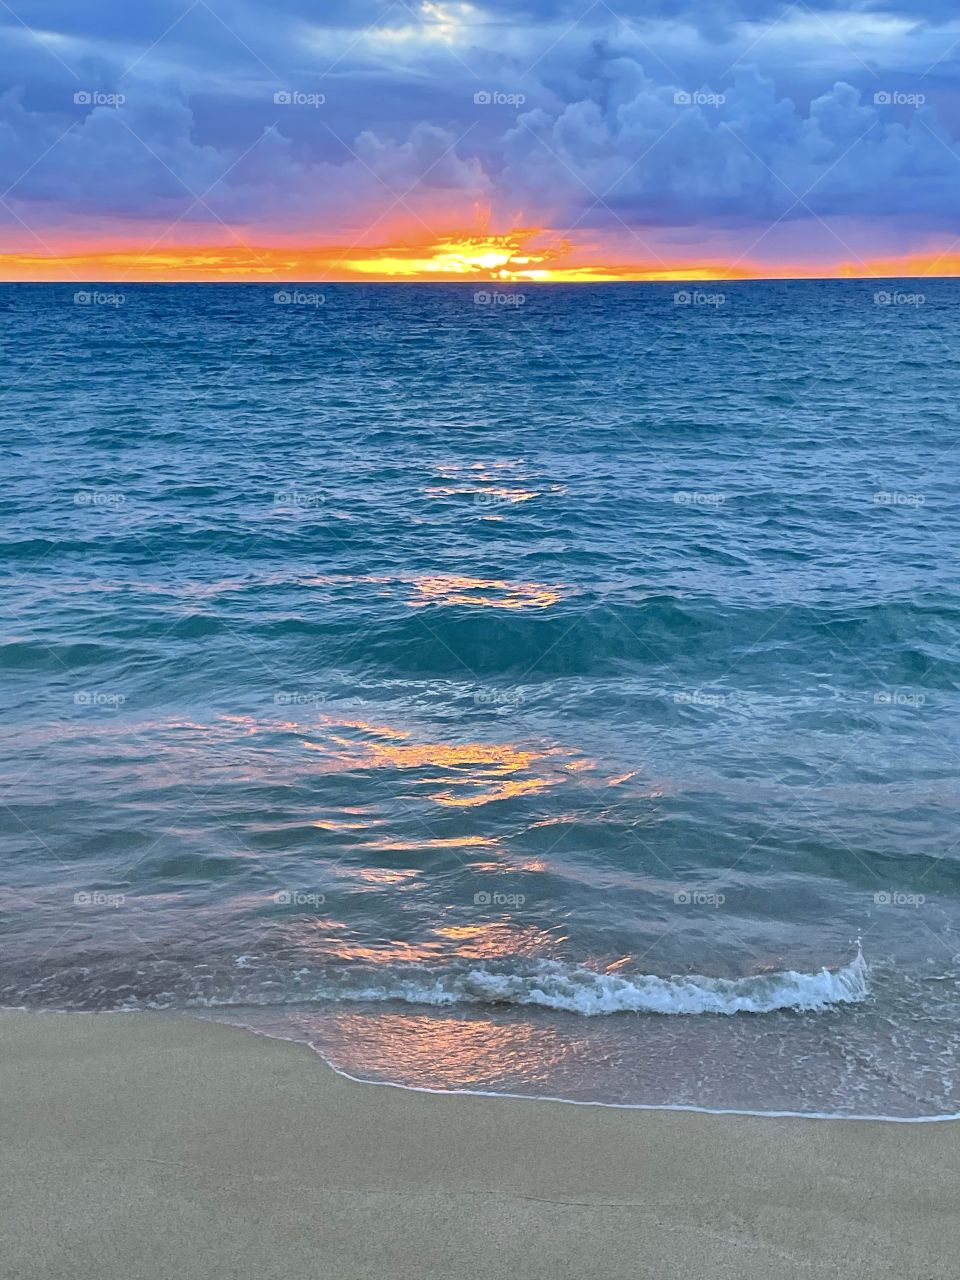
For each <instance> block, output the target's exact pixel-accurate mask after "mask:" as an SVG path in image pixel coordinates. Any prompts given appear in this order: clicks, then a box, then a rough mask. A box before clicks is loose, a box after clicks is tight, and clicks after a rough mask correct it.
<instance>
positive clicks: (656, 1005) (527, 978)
mask: <svg viewBox="0 0 960 1280" xmlns="http://www.w3.org/2000/svg"><path fill="white" fill-rule="evenodd" d="M869 991H870V988H869V970H868V967H867V964H866V961H865V960H864V958H863V954H862V953H861V952H860V951H859V950H858V952H857V955H856V957H855V959H854V960H852V961H851V963H850V964H848V965H845V966H844V967H843V968H840V969H821V970H820V971H819V972H815V973H797V972H795V971H793V970H786V971H784V972H782V973H769V974H761V975H759V976H756V977H750V978H708V977H703V976H702V975H700V974H690V975H686V976H682V977H670V978H660V977H657V976H655V975H653V974H636V975H633V976H627V977H625V976H622V975H620V974H608V973H596V972H594V971H593V970H592V969H585V968H583V967H582V966H581V965H564V964H560V963H558V962H557V961H552V960H545V961H541V962H540V963H539V964H537V965H535V966H533V967H532V968H531V969H530V970H529V971H528V972H526V973H508V972H496V971H494V970H491V969H489V968H487V967H485V966H483V965H478V966H472V967H470V968H465V969H463V970H461V971H450V972H449V973H446V974H438V975H430V974H427V973H419V974H417V975H416V976H410V977H402V976H400V975H397V974H394V975H392V976H391V977H386V976H385V977H384V979H383V980H381V981H378V982H376V983H371V984H370V985H359V984H358V985H357V986H347V985H343V986H338V987H336V988H333V989H329V988H325V989H324V990H323V991H322V992H318V994H319V995H321V996H322V997H325V998H327V999H333V1000H350V1001H373V1002H379V1001H385V1000H402V1001H404V1002H406V1003H408V1004H427V1005H453V1004H511V1005H539V1006H541V1007H542V1008H545V1009H557V1010H562V1011H564V1012H567V1013H577V1014H581V1015H583V1016H585V1017H595V1016H597V1015H601V1014H611V1013H665V1014H698V1013H719V1014H733V1013H773V1012H775V1011H776V1010H778V1009H796V1010H803V1011H816V1010H821V1009H828V1008H830V1007H832V1006H834V1005H840V1004H858V1003H859V1002H860V1001H862V1000H865V999H866V998H867V996H868V995H869Z"/></svg>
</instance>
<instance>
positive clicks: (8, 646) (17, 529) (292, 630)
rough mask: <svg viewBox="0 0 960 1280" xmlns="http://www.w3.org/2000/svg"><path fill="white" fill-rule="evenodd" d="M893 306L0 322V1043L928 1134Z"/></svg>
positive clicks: (940, 1027) (941, 507)
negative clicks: (250, 1038) (57, 1034)
mask: <svg viewBox="0 0 960 1280" xmlns="http://www.w3.org/2000/svg"><path fill="white" fill-rule="evenodd" d="M918 283H921V284H922V288H923V294H922V295H921V296H922V298H923V301H922V302H920V303H918V302H916V301H914V302H913V303H910V302H904V301H898V300H897V299H898V298H901V297H907V296H913V297H914V298H916V295H917V293H918V288H917V286H918ZM882 287H883V289H884V290H885V291H888V296H889V298H890V299H891V300H890V301H888V302H886V303H885V302H883V301H882V300H881V302H879V303H878V302H877V301H876V300H875V294H876V292H877V282H864V281H848V282H789V283H779V284H776V283H775V284H757V283H749V284H724V285H723V286H722V289H723V293H722V301H721V302H717V301H716V298H714V301H713V302H704V301H702V297H703V296H705V294H700V295H697V294H696V291H694V294H693V300H692V301H689V302H686V303H684V302H683V301H682V300H681V301H680V302H679V303H678V302H677V301H675V294H676V293H677V292H678V290H677V288H676V287H675V286H673V285H615V286H602V287H595V286H589V287H588V286H578V287H575V288H564V287H558V286H550V287H541V288H535V287H529V286H528V287H525V290H524V293H523V294H522V295H520V296H522V298H523V301H522V302H518V301H517V295H516V293H514V294H512V295H510V296H512V297H513V301H512V302H504V301H487V302H482V301H481V302H477V301H476V300H475V290H474V288H473V287H470V286H466V285H462V286H461V285H449V286H412V285H411V286H400V285H395V286H376V285H370V286H355V285H330V286H322V287H321V286H301V287H300V289H299V291H297V292H295V293H292V294H291V295H290V296H293V297H294V298H295V300H294V301H288V302H283V301H281V302H276V301H275V292H276V291H275V289H274V287H272V286H252V285H251V286H236V287H234V286H198V287H188V286H182V287H181V286H136V285H124V286H119V285H118V286H97V289H96V290H92V289H91V290H90V292H92V293H93V294H94V297H93V298H92V299H91V300H90V301H88V302H82V301H81V302H75V301H74V294H75V293H76V292H77V290H76V289H75V288H74V287H72V286H66V285H63V286H61V285H43V286H41V285H19V286H3V287H2V288H0V310H2V312H3V315H4V320H5V323H4V326H3V337H2V366H3V371H2V376H3V385H4V386H5V392H4V395H3V397H2V400H0V430H2V439H3V442H4V457H5V483H4V485H3V499H2V500H3V514H4V521H3V530H4V531H3V539H2V573H3V597H2V598H3V602H4V610H3V621H4V636H3V646H2V650H0V653H2V659H3V668H4V680H3V686H2V695H0V696H2V699H3V721H2V722H3V728H2V740H0V766H2V780H3V781H2V785H3V800H4V803H3V807H2V809H0V822H2V836H3V868H4V870H3V877H2V879H3V890H2V899H0V904H2V910H0V926H2V930H3V940H4V941H3V950H2V957H0V999H2V1001H3V1002H4V1003H5V1004H8V1005H26V1006H27V1007H31V1008H33V1007H35V1008H59V1007H67V1008H83V1009H94V1008H96V1009H146V1008H152V1007H172V1008H185V1009H192V1010H203V1011H204V1012H205V1014H206V1015H207V1016H218V1017H228V1018H231V1019H234V1020H239V1021H242V1022H245V1023H248V1024H249V1025H252V1026H254V1027H256V1028H257V1029H260V1030H265V1031H268V1032H270V1033H271V1034H279V1035H287V1036H291V1037H293V1038H303V1039H306V1040H308V1041H310V1042H311V1043H313V1044H315V1045H316V1046H317V1047H318V1049H319V1050H320V1051H321V1052H322V1053H323V1054H324V1055H325V1056H326V1057H328V1058H329V1059H330V1060H331V1061H332V1062H334V1064H335V1065H337V1066H339V1067H340V1068H342V1069H343V1070H345V1071H348V1072H349V1073H350V1074H354V1075H359V1076H364V1077H367V1078H377V1079H388V1080H394V1081H397V1082H400V1083H407V1084H414V1085H417V1086H420V1087H432V1088H476V1089H487V1090H495V1091H503V1092H514V1093H517V1092H519V1093H533V1094H547V1095H551V1096H562V1097H568V1098H571V1099H577V1100H588V1099H592V1100H600V1101H611V1102H626V1103H637V1104H651V1105H694V1106H711V1107H735V1108H744V1109H759V1110H763V1109H778V1110H799V1111H817V1112H829V1113H835V1114H882V1115H890V1116H898V1117H904V1116H921V1115H923V1116H932V1115H943V1114H951V1113H955V1112H957V1111H960V1107H958V1106H957V1105H956V1101H955V1098H954V1075H955V1059H954V1053H955V1048H956V1044H957V1035H958V1033H957V1015H958V1012H960V989H958V983H957V955H958V952H960V945H958V943H957V940H956V932H955V931H956V927H957V923H958V919H960V910H958V907H960V901H958V881H957V873H958V850H957V846H958V839H960V838H958V836H957V827H956V814H957V809H958V802H960V773H958V754H957V725H958V722H960V721H958V710H960V699H958V688H960V654H958V650H957V641H958V621H960V594H958V587H960V559H958V552H960V500H958V491H957V484H956V479H957V457H956V452H955V446H956V439H955V437H956V429H957V428H956V421H957V419H956V409H955V406H956V401H957V392H958V389H960V361H958V353H960V347H958V338H960V319H958V316H960V312H958V303H960V286H958V285H957V284H956V283H954V282H951V281H941V280H924V281H922V282H917V281H913V282H900V283H899V284H896V283H891V282H882ZM513 288H514V286H511V289H513ZM684 288H686V287H684ZM701 289H702V290H704V291H705V290H708V289H709V290H712V291H713V294H716V293H717V291H718V289H719V287H718V286H702V287H701ZM504 296H507V295H504ZM698 297H700V298H701V300H700V301H698V300H697V298H698ZM104 298H112V301H103V299H104ZM861 948H862V954H861ZM825 971H826V972H825Z"/></svg>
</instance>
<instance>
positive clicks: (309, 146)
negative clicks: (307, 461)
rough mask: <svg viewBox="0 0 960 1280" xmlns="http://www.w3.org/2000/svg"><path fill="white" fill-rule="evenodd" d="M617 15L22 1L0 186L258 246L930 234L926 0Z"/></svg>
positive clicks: (945, 212)
mask: <svg viewBox="0 0 960 1280" xmlns="http://www.w3.org/2000/svg"><path fill="white" fill-rule="evenodd" d="M615 8H616V6H613V7H612V8H611V7H609V6H607V5H605V4H602V3H598V4H597V5H594V6H593V7H592V8H591V7H585V6H584V3H583V0H577V2H576V3H573V0H522V2H521V3H519V4H517V3H514V2H513V0H510V2H509V3H508V0H484V2H483V3H476V4H467V3H462V2H460V0H430V2H429V3H417V0H397V3H395V4H390V3H386V0H384V2H382V3H380V2H375V0H330V3H326V4H324V5H323V6H317V5H316V4H315V3H313V0H271V2H270V3H267V0H244V2H243V3H240V0H209V3H208V2H207V0H200V3H198V4H196V5H195V6H193V7H192V8H189V7H185V6H184V5H183V4H182V3H181V2H180V0H178V3H176V4H174V3H166V0H152V2H151V3H146V4H142V5H129V4H128V3H120V0H104V3H101V4H99V5H96V6H92V7H91V6H86V7H84V6H77V5H75V4H72V3H67V2H66V0H35V3H34V4H33V5H32V7H31V11H30V21H31V23H32V24H33V31H32V32H31V31H29V30H25V29H24V28H23V27H22V26H21V25H20V24H18V23H16V22H15V21H14V20H13V18H12V17H11V16H10V15H9V14H6V15H4V14H3V13H2V10H0V29H2V32H3V36H4V39H3V41H0V191H3V190H6V192H7V194H6V196H5V199H6V201H7V203H8V204H10V205H11V206H12V207H13V208H14V209H15V211H16V213H17V215H18V216H19V217H20V218H22V219H23V220H24V221H25V222H27V223H29V225H31V226H34V227H37V228H41V227H42V228H44V229H52V228H57V227H60V228H65V229H69V228H71V227H73V226H75V225H76V223H77V222H78V221H82V222H84V223H85V224H86V223H88V222H93V221H96V220H98V219H99V220H101V222H102V224H103V229H104V231H105V233H107V234H108V233H109V226H110V223H111V220H116V221H117V223H118V224H119V223H123V224H127V223H129V222H130V221H131V220H140V221H142V222H149V223H150V224H151V225H152V224H162V223H164V222H166V223H170V222H174V221H177V220H179V225H180V227H181V228H189V227H190V226H192V225H194V224H200V225H201V226H208V225H210V224H215V223H216V222H217V220H218V219H220V220H223V221H224V222H227V223H229V224H230V225H231V226H241V227H243V228H244V229H245V234H250V235H252V234H256V235H257V236H258V237H259V238H260V239H261V241H266V240H269V239H270V237H271V235H274V236H278V235H282V234H286V233H291V234H292V233H295V232H301V231H302V232H303V233H305V234H306V233H309V232H310V231H313V232H316V233H318V234H322V235H324V236H331V235H354V234H358V233H362V231H363V229H364V227H366V226H369V224H370V223H371V222H372V221H374V220H376V219H378V218H380V217H382V216H385V214H386V212H388V211H390V210H391V208H392V214H391V217H392V218H395V217H398V216H399V217H401V218H405V219H407V220H408V222H409V224H410V226H411V227H417V226H419V228H420V230H421V231H424V230H425V229H426V228H433V229H435V230H438V231H439V230H446V229H449V226H450V225H451V224H452V223H453V222H455V221H456V219H457V218H459V219H460V220H461V221H463V220H464V219H470V218H472V217H473V216H474V212H473V211H474V210H475V208H476V207H477V206H482V207H488V206H489V207H490V208H492V210H493V214H494V219H495V221H498V222H499V224H500V225H501V228H502V227H506V226H508V225H509V224H510V222H511V220H512V219H513V218H515V217H517V216H520V214H522V215H523V216H524V217H525V218H526V219H528V220H530V221H536V222H539V223H541V224H545V225H552V226H554V227H557V228H560V229H563V228H564V227H569V226H571V225H577V226H580V227H584V228H588V227H605V228H616V227H621V226H623V225H626V226H628V227H631V228H639V229H643V228H647V227H659V228H661V229H664V228H672V229H674V231H678V230H679V229H682V228H687V227H691V228H693V227H699V228H702V229H703V230H704V231H705V232H707V231H709V230H710V229H721V230H722V229H729V228H740V227H746V228H750V227H762V226H764V225H769V224H770V222H772V221H776V220H782V221H783V222H784V223H786V224H796V223H800V222H804V221H806V222H811V221H815V220H816V219H818V218H823V219H830V218H836V217H847V218H857V219H861V220H862V219H873V220H881V221H882V220H899V221H901V222H902V223H903V224H904V225H905V226H914V227H918V228H934V229H936V228H942V229H949V228H952V223H953V218H954V213H953V211H954V210H955V208H956V206H957V201H958V196H960V178H958V175H960V153H958V149H957V147H956V145H955V143H954V141H953V138H952V136H951V132H950V127H949V126H950V124H951V122H952V121H953V120H954V119H955V118H956V117H957V115H958V104H957V103H956V102H955V100H954V96H953V93H952V90H951V91H949V92H948V91H947V90H946V89H944V87H943V86H944V84H945V83H947V82H949V80H950V75H951V72H952V71H953V69H954V67H955V63H954V59H955V56H956V50H954V49H952V42H953V41H954V40H956V39H957V36H958V35H960V30H958V31H956V32H955V31H954V30H953V27H952V26H951V23H952V22H953V21H954V19H953V15H952V13H951V12H950V10H949V9H948V8H947V6H946V4H945V3H939V0H938V2H936V3H919V2H918V0H878V2H877V3H875V4H873V5H872V6H868V7H861V6H858V7H856V8H852V7H851V6H850V5H848V4H841V3H839V2H834V0H810V3H806V4H804V5H801V6H797V5H790V4H773V3H770V2H769V0H722V2H721V3H719V4H718V5H715V6H709V9H710V13H709V15H706V9H707V8H708V6H703V5H701V4H694V3H693V2H692V0H660V2H659V3H655V4H652V5H649V6H646V7H645V10H644V15H643V17H642V18H639V17H637V18H631V19H629V20H623V19H622V18H620V17H618V16H617V15H616V13H615V12H614V10H615ZM958 47H960V46H958ZM935 60H937V65H936V69H935V70H934V71H933V72H930V70H929V69H930V67H931V65H932V64H933V63H934V62H935ZM751 64H755V68H754V69H751ZM756 68H759V69H756ZM905 68H906V70H905ZM290 91H294V92H296V93H299V94H300V95H302V96H303V97H304V98H310V97H311V96H312V97H314V98H318V97H322V98H323V99H324V102H323V105H322V106H311V105H309V103H306V102H304V103H301V104H298V103H297V102H294V103H282V104H278V103H277V102H276V101H275V95H276V94H277V93H278V92H290ZM480 91H482V92H483V93H487V94H488V96H489V94H490V92H491V91H493V92H494V93H498V94H500V95H501V97H500V98H496V99H495V100H493V101H490V102H483V103H477V102H476V101H475V100H474V99H475V95H476V94H477V93H478V92H480ZM78 92H81V93H87V94H100V95H102V96H105V97H107V98H109V96H110V95H117V94H122V95H123V98H124V101H123V102H122V103H120V104H119V105H117V104H116V103H113V102H108V101H101V100H100V99H99V98H95V99H94V101H92V102H79V103H78V102H76V101H75V100H74V99H75V95H76V94H77V93H78ZM878 93H879V94H881V96H882V95H883V94H887V95H889V97H890V99H891V100H890V101H889V102H884V101H882V100H880V101H875V95H876V94H878ZM921 98H925V99H926V101H920V99H921ZM501 99H503V100H501ZM511 99H513V100H516V99H523V101H522V102H516V101H513V102H511ZM407 193H409V194H407ZM198 195H199V196H203V197H204V198H203V201H201V202H198V201H197V200H196V197H197V196H198ZM398 196H400V197H403V199H402V201H400V202H399V203H398V202H397V197H398Z"/></svg>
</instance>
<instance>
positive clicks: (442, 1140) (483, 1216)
mask: <svg viewBox="0 0 960 1280" xmlns="http://www.w3.org/2000/svg"><path fill="white" fill-rule="evenodd" d="M0 1180H2V1185H3V1189H4V1190H3V1200H4V1207H3V1213H2V1214H0V1276H3V1277H4V1280H6V1278H7V1277H15V1278H16V1280H61V1278H63V1280H67V1278H69V1280H141V1278H142V1280H228V1277H229V1280H301V1277H302V1278H303V1280H306V1278H307V1277H309V1278H310V1280H318V1278H319V1280H327V1278H328V1277H329V1280H368V1278H373V1277H376V1278H377V1280H461V1278H462V1280H500V1278H501V1277H502V1278H503V1280H508V1278H509V1280H547V1278H548V1277H550V1278H551V1280H553V1278H554V1277H560V1278H562V1280H567V1278H569V1280H588V1278H592V1277H596V1278H597V1280H620V1278H621V1277H623V1280H626V1278H627V1277H630V1280H637V1278H638V1277H642V1278H645V1277H650V1278H651V1280H653V1278H656V1280H673V1277H677V1278H679V1277H683V1278H684V1280H704V1278H713V1277H729V1278H730V1280H734V1278H737V1280H742V1278H746V1280H753V1277H756V1278H757V1280H760V1278H761V1277H762V1280H769V1278H770V1277H773V1276H775V1277H777V1278H778V1280H792V1278H793V1277H808V1278H809V1277H819V1276H831V1277H837V1276H842V1277H845V1278H846V1277H859V1276H862V1277H865V1278H866V1277H870V1280H881V1278H883V1277H891V1280H892V1278H893V1277H896V1280H933V1278H934V1277H952V1276H955V1275H956V1274H957V1258H958V1257H960V1214H958V1212H957V1203H958V1199H960V1122H956V1123H955V1122H944V1123H939V1124H913V1125H910V1124H884V1123H877V1122H872V1121H831V1120H789V1119H773V1118H760V1117H757V1118H753V1117H744V1116H711V1115H701V1114H694V1113H682V1112H656V1111H652V1112H645V1111H624V1110H616V1109H613V1108H604V1107H590V1106H570V1105H566V1104H562V1103H554V1102H534V1101H519V1100H516V1099H498V1098H484V1097H469V1096H463V1095H460V1096H453V1095H447V1096H444V1095H433V1094H420V1093H413V1092H410V1091H408V1090H403V1089H394V1088H385V1087H378V1086H373V1085H361V1084H354V1083H352V1082H351V1081H348V1080H344V1079H343V1078H341V1077H339V1076H337V1075H336V1074H335V1073H334V1072H333V1071H332V1070H330V1068H328V1067H327V1066H325V1064H324V1063H323V1062H322V1061H321V1060H320V1059H319V1058H318V1057H316V1055H314V1054H313V1053H311V1052H310V1051H309V1050H308V1049H305V1048H303V1047H301V1046H296V1045H292V1044H285V1043H281V1042H278V1041H271V1040H267V1039H264V1038H262V1037H258V1036H254V1035H252V1034H250V1033H249V1032H246V1031H242V1030H239V1029H236V1028H232V1027H225V1026H220V1025H215V1024H213V1023H205V1022H200V1021H197V1020H193V1019H188V1018H178V1017H175V1016H167V1015H159V1014H158V1015H116V1014H113V1015H111V1014H103V1015H90V1014H24V1013H15V1012H4V1013H0Z"/></svg>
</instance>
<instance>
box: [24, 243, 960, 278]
mask: <svg viewBox="0 0 960 1280" xmlns="http://www.w3.org/2000/svg"><path fill="white" fill-rule="evenodd" d="M638 248H639V246H638ZM955 275H960V248H958V247H957V246H956V245H948V246H946V247H945V248H943V249H942V250H940V251H927V252H924V253H922V254H919V253H912V254H906V255H902V256H893V257H876V258H874V257H872V258H870V259H867V260H861V259H856V260H849V259H839V260H836V261H817V260H815V261H812V262H807V261H805V262H802V263H799V262H780V261H774V262H772V263H770V262H760V261H754V260H751V259H750V258H749V257H741V258H734V259H731V260H729V261H724V260H723V259H722V258H717V257H715V256H708V255H704V256H703V257H699V258H697V259H696V260H689V261H680V260H677V261H669V260H664V259H663V258H662V256H660V255H657V256H654V255H653V254H652V253H650V254H648V255H646V256H643V257H636V256H632V257H631V256H630V255H624V253H623V251H622V250H620V251H619V252H617V253H614V251H612V250H611V249H610V248H609V247H604V246H600V245H596V244H577V243H574V242H573V241H571V240H570V239H569V238H556V237H551V236H550V234H549V233H546V232H544V231H541V230H537V229H523V230H518V231H512V232H509V233H507V234H503V235H482V234H463V235H460V236H455V235H451V236H445V237H442V238H436V239H429V240H425V241H423V242H422V243H416V242H409V241H396V242H392V243H386V244H382V245H377V246H370V247H357V246H338V245H326V246H316V245H294V246H290V245H287V246H281V247H277V246H269V245H267V246H254V245H248V244H245V243H236V244H228V245H194V246H191V245H176V246H167V247H160V246H157V245H153V246H145V247H143V248H137V247H135V246H130V245H124V246H122V247H117V246H114V247H109V246H102V245H85V246H83V247H82V248H76V249H70V248H65V249H63V250H62V251H60V252H54V251H53V250H52V249H51V250H49V251H47V250H46V249H45V248H44V249H43V250H42V251H40V252H37V253H24V252H20V253H5V254H4V253H0V280H4V281H63V282H67V283H69V282H78V283H82V282H85V281H111V282H129V283H138V282H140V283H146V282H150V281H158V282H159V281H168V282H174V281H185V282H189V281H198V282H199V281H218V280H219V281H226V282H230V281H233V282H238V283H239V282H255V281H261V282H276V281H283V280H291V281H320V282H327V281H329V282H337V281H344V282H346V281H367V282H371V283H372V282H388V281H397V282H403V281H408V282H410V281H424V282H434V283H442V282H448V281H454V282H455V281H474V282H476V281H480V282H493V283H498V282H499V283H503V284H519V283H522V284H550V283H556V284H574V283H591V282H593V283H603V282H612V281H680V280H755V279H770V278H778V279H802V278H822V277H845V278H853V277H860V278H872V277H878V278H880V277H888V276H901V277H907V276H955Z"/></svg>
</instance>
